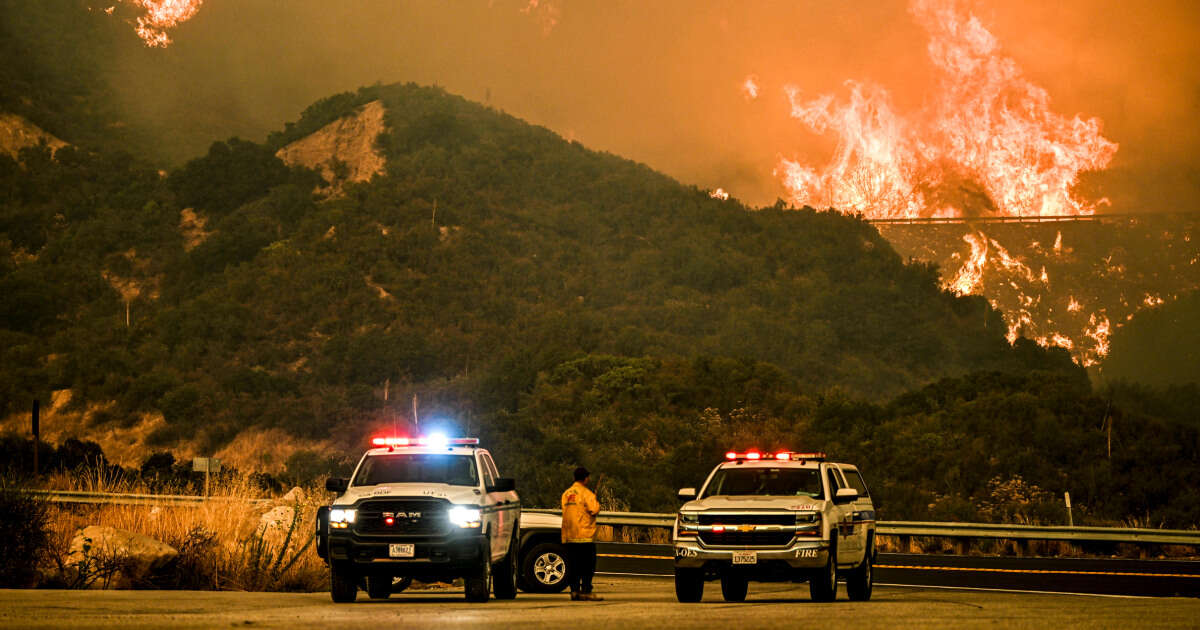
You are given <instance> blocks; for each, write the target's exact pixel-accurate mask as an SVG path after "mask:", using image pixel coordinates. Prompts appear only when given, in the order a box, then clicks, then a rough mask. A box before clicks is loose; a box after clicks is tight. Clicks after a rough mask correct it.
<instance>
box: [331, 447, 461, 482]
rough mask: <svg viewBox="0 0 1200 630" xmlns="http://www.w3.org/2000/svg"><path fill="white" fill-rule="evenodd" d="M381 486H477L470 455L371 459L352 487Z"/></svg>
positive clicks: (398, 456) (414, 454)
mask: <svg viewBox="0 0 1200 630" xmlns="http://www.w3.org/2000/svg"><path fill="white" fill-rule="evenodd" d="M381 483H448V484H450V485H452V486H478V485H479V477H478V475H477V474H476V472H475V458H474V457H472V456H471V455H441V454H423V453H398V454H396V455H373V456H371V457H368V458H367V459H366V461H364V462H363V463H362V466H360V467H359V468H358V474H357V475H355V476H354V485H356V486H374V485H378V484H381Z"/></svg>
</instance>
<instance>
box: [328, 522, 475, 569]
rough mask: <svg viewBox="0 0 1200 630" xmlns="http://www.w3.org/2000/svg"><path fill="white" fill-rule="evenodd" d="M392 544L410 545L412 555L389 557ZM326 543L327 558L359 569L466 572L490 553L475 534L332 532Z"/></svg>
mask: <svg viewBox="0 0 1200 630" xmlns="http://www.w3.org/2000/svg"><path fill="white" fill-rule="evenodd" d="M395 543H402V544H411V545H413V556H412V557H411V558H393V557H391V556H390V554H389V553H388V550H389V545H391V544H395ZM328 544H329V558H330V560H333V561H335V562H352V563H353V564H354V565H355V566H356V567H358V568H360V569H366V568H371V567H374V568H378V569H387V570H390V571H397V572H409V573H413V574H431V573H454V572H458V571H462V572H469V571H471V570H474V569H476V568H477V567H478V566H479V563H480V561H481V560H482V559H483V558H485V557H487V555H488V554H489V549H488V539H487V537H486V536H484V535H482V534H474V533H456V534H454V535H451V536H439V537H436V538H420V537H412V536H397V537H387V536H363V535H358V534H354V533H352V532H346V533H341V532H339V533H332V532H331V533H330V535H329V543H328Z"/></svg>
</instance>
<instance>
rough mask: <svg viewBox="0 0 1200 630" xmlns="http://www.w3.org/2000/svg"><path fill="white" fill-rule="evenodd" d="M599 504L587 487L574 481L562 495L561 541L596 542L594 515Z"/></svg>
mask: <svg viewBox="0 0 1200 630" xmlns="http://www.w3.org/2000/svg"><path fill="white" fill-rule="evenodd" d="M599 513H600V502H599V501H597V500H596V495H595V494H594V493H593V492H592V491H591V490H588V489H587V486H585V485H583V484H581V483H579V482H578V481H576V482H575V483H574V484H572V485H571V487H570V488H567V491H566V492H564V493H563V495H562V516H563V519H562V541H563V542H564V543H590V542H594V541H595V540H596V515H597V514H599Z"/></svg>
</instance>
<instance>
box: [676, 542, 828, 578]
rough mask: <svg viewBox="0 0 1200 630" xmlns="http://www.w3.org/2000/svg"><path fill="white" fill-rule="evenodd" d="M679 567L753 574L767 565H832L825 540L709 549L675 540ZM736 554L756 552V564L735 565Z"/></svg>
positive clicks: (699, 544)
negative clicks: (759, 546)
mask: <svg viewBox="0 0 1200 630" xmlns="http://www.w3.org/2000/svg"><path fill="white" fill-rule="evenodd" d="M673 546H674V548H675V566H676V567H677V568H693V569H699V568H705V569H739V570H747V571H754V570H755V569H756V568H759V567H765V566H768V565H774V566H779V565H780V564H786V565H787V566H788V567H790V568H792V569H819V568H821V567H824V566H826V563H828V562H829V542H828V541H825V540H795V541H793V542H792V543H791V544H790V545H788V546H787V547H769V548H754V547H708V546H705V545H703V544H701V543H700V541H699V540H687V539H682V540H681V539H676V540H675V543H674V545H673ZM735 551H753V552H755V553H756V554H757V561H758V562H757V563H756V564H736V565H735V564H733V553H734V552H735Z"/></svg>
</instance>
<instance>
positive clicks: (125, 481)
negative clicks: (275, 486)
mask: <svg viewBox="0 0 1200 630" xmlns="http://www.w3.org/2000/svg"><path fill="white" fill-rule="evenodd" d="M17 483H18V482H16V481H14V480H11V479H10V480H9V481H7V482H5V484H4V485H3V486H2V487H0V508H3V510H2V516H0V518H2V519H3V520H4V522H3V523H2V524H0V526H2V527H3V530H0V531H4V532H5V536H3V537H2V539H3V542H0V545H3V546H4V548H3V549H0V551H3V557H5V558H6V559H10V560H6V562H5V563H4V567H3V572H0V587H29V586H40V587H49V588H95V587H104V586H110V585H111V584H112V583H114V582H113V581H114V579H115V578H116V577H117V576H118V575H119V574H120V573H122V572H125V573H127V574H129V573H131V572H130V570H129V564H130V563H131V559H130V558H129V557H127V556H125V555H123V554H120V553H116V552H114V551H112V550H110V549H107V548H105V547H103V546H102V545H101V544H100V541H99V540H96V541H93V540H90V539H82V541H81V538H82V535H83V534H82V532H83V530H84V529H85V528H87V527H89V526H101V527H111V528H115V529H118V530H122V531H124V532H131V533H133V534H140V535H143V536H147V537H149V538H151V539H153V540H156V541H160V542H162V543H165V544H167V545H169V546H170V547H171V548H173V549H174V550H175V551H176V552H177V555H174V556H173V557H172V559H171V560H170V562H168V563H166V564H164V565H163V566H156V567H154V568H153V570H151V571H148V572H143V573H138V574H136V577H135V579H133V581H132V582H131V583H128V585H129V586H133V587H137V588H178V589H202V590H208V589H214V590H247V591H264V590H266V591H273V590H287V591H292V590H295V591H314V590H321V589H322V588H325V587H327V582H328V572H327V570H326V568H325V565H324V564H323V563H322V562H321V560H320V558H318V557H317V555H316V552H315V551H314V549H313V545H314V544H315V540H314V536H313V534H314V532H315V529H316V526H315V522H314V519H315V514H316V509H317V507H318V506H319V505H321V504H323V503H324V502H326V500H327V497H326V493H325V492H324V490H323V489H321V490H317V489H316V488H315V487H312V486H308V487H297V488H293V489H292V490H290V491H289V492H288V493H286V494H280V493H278V492H272V491H270V490H269V489H266V488H264V487H263V485H262V483H261V477H260V476H255V475H242V474H239V473H236V472H234V473H231V474H223V475H218V476H216V478H215V480H214V482H213V483H212V485H211V488H210V492H211V496H212V497H214V498H213V499H212V500H209V501H206V502H204V503H201V504H198V505H179V506H172V505H153V506H152V505H118V504H78V503H55V502H50V501H47V500H46V499H45V498H43V497H40V496H39V495H36V494H33V493H29V492H26V491H23V490H20V489H18V486H17ZM21 483H23V484H24V485H25V486H30V485H34V484H35V483H36V482H34V480H25V481H23V482H21ZM41 485H44V486H45V487H47V488H53V489H58V490H83V491H89V492H115V493H126V494H130V493H131V494H176V493H188V494H191V493H193V492H194V491H195V490H196V488H195V487H194V486H193V485H192V484H190V483H185V484H180V485H176V484H174V483H171V482H166V483H164V481H163V480H162V479H161V478H159V479H154V480H145V479H142V478H141V477H140V476H139V475H137V474H136V473H133V474H131V473H128V472H122V471H120V470H119V469H114V468H112V467H106V466H96V465H91V466H84V467H81V468H79V469H77V470H74V471H61V470H60V471H57V472H55V473H53V474H50V475H48V476H47V477H45V478H44V479H42V480H41ZM73 546H74V549H73ZM81 546H82V550H81V551H80V549H79V548H80V547H81Z"/></svg>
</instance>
